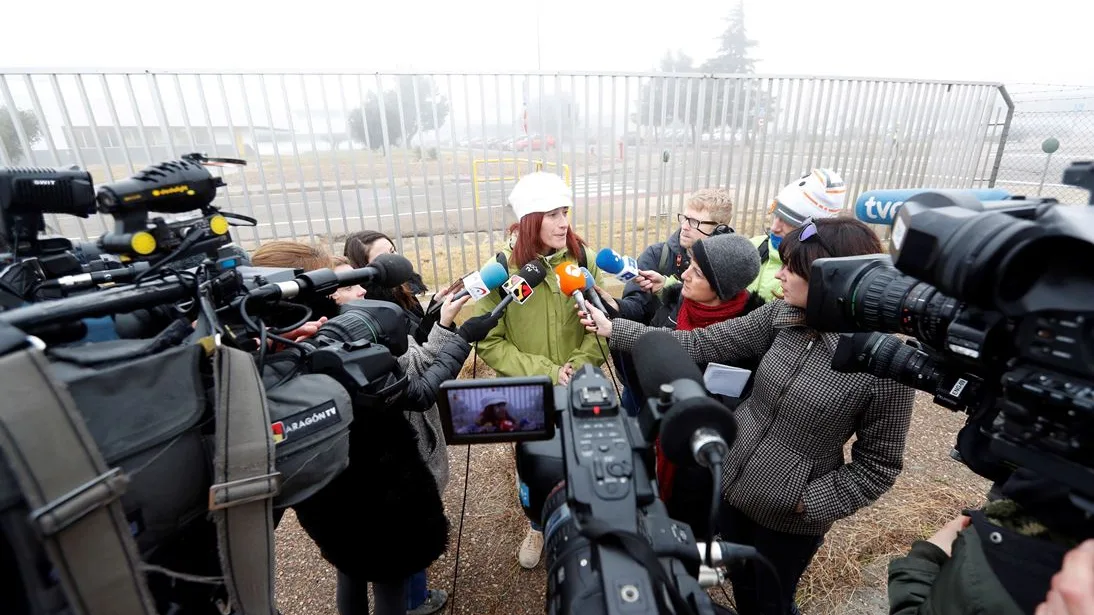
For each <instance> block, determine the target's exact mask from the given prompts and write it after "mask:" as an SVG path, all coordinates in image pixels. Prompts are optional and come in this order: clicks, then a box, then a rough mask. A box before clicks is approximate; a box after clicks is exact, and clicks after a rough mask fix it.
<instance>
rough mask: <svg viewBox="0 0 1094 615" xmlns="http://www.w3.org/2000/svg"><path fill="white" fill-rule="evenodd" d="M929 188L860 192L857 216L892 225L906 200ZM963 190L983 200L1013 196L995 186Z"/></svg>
mask: <svg viewBox="0 0 1094 615" xmlns="http://www.w3.org/2000/svg"><path fill="white" fill-rule="evenodd" d="M927 190H930V188H919V189H900V190H868V191H866V192H863V193H862V194H860V195H859V197H858V200H856V201H855V217H856V218H858V219H859V221H860V222H865V223H867V224H884V225H886V226H889V225H892V223H893V220H895V219H896V214H897V212H898V211H900V208H901V207H902V206H903V205H904V202H905V201H907V200H908V199H910V198H912V197H913V196H915V195H917V194H920V193H923V192H926V191H927ZM961 192H967V193H969V194H971V195H972V196H974V197H976V198H977V199H979V200H981V201H1005V200H1007V199H1009V198H1011V194H1010V193H1009V192H1007V191H1006V190H999V189H995V188H992V189H983V190H962V191H961Z"/></svg>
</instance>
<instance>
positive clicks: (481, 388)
mask: <svg viewBox="0 0 1094 615" xmlns="http://www.w3.org/2000/svg"><path fill="white" fill-rule="evenodd" d="M437 405H438V407H439V408H440V411H441V421H442V423H443V424H444V436H445V441H446V442H447V443H448V444H477V443H480V442H521V441H524V440H549V439H551V438H552V437H554V433H555V426H554V422H553V418H554V389H553V388H552V386H551V379H550V378H547V377H546V376H537V377H529V378H493V379H490V380H449V381H447V382H445V383H444V384H442V385H441V395H440V397H439V398H438V400H437Z"/></svg>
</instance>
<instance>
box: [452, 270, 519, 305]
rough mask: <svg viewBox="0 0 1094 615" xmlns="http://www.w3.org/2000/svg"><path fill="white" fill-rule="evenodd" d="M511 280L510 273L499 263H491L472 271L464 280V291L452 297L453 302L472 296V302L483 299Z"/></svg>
mask: <svg viewBox="0 0 1094 615" xmlns="http://www.w3.org/2000/svg"><path fill="white" fill-rule="evenodd" d="M508 278H509V272H508V271H506V270H505V267H503V266H502V265H501V263H499V262H498V261H490V262H489V263H487V264H486V266H484V267H483V268H482V269H479V270H478V271H472V272H471V273H469V274H467V275H466V276H464V278H463V290H461V291H460V292H458V293H456V294H455V295H452V300H453V301H455V300H457V299H463V298H464V297H467V296H470V297H471V301H478V300H479V299H482V298H483V297H485V296H486V295H487V294H489V293H490V291H492V290H494V289H495V288H497V287H499V286H501V285H502V284H504V283H505V280H506V279H508Z"/></svg>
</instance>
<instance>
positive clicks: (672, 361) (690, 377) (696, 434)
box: [631, 330, 737, 467]
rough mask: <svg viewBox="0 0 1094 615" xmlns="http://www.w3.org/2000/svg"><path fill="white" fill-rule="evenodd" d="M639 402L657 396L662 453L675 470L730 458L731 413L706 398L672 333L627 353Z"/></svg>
mask: <svg viewBox="0 0 1094 615" xmlns="http://www.w3.org/2000/svg"><path fill="white" fill-rule="evenodd" d="M631 356H632V357H633V358H634V371H635V373H636V375H637V376H638V377H637V381H638V382H637V384H638V386H639V387H640V392H641V393H642V395H643V397H645V398H647V399H648V398H650V397H654V392H656V396H657V406H658V407H659V408H662V409H663V410H664V411H665V414H664V418H663V419H662V421H661V448H662V450H664V451H665V456H666V457H668V458H669V460H670V461H672V462H673V463H675V464H679V465H693V464H696V463H698V464H699V465H701V466H705V467H710V466H712V465H718V464H720V463H721V460H723V459H725V457H726V455H727V454H728V453H729V445H730V444H731V443H732V442H733V440H734V438H736V436H737V422H736V420H734V418H733V413H732V412H730V410H729V409H728V408H726V407H725V406H724V405H722V404H720V403H718V402H717V401H715V400H714V399H712V398H711V397H710V396H709V395H707V391H706V388H705V387H704V386H703V384H702V380H703V375H702V374H701V373H700V372H699V367H698V366H697V365H695V361H694V360H692V358H691V357H690V356H688V353H687V351H685V350H684V347H683V346H681V345H680V342H678V341H676V338H675V337H673V335H672V333H669V332H668V331H663V330H653V331H650V332H649V333H646V334H645V335H643V336H642V337H640V338H638V342H636V343H635V345H634V350H633V351H632V352H631Z"/></svg>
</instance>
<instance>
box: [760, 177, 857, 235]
mask: <svg viewBox="0 0 1094 615" xmlns="http://www.w3.org/2000/svg"><path fill="white" fill-rule="evenodd" d="M846 196H847V188H846V186H844V185H843V178H842V177H840V176H839V174H838V173H836V172H835V171H832V170H829V169H813V170H812V171H810V172H809V173H807V174H806V175H802V176H801V177H800V178H799V179H796V180H794V181H792V182H790V183H789V184H787V185H786V186H784V187H783V189H782V190H779V194H778V195H777V196H776V197H775V201H774V202H773V203H772V204H771V209H772V211H773V212H774V213H775V215H776V216H778V217H780V218H782V220H783V221H784V222H786V223H787V224H790V225H793V226H795V227H797V226H801V225H802V224H803V223H804V222H805V221H806V220H807V219H809V218H812V219H814V220H816V219H819V218H832V217H834V216H836V215H838V214H839V212H840V211H842V210H843V201H844V198H845V197H846Z"/></svg>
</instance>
